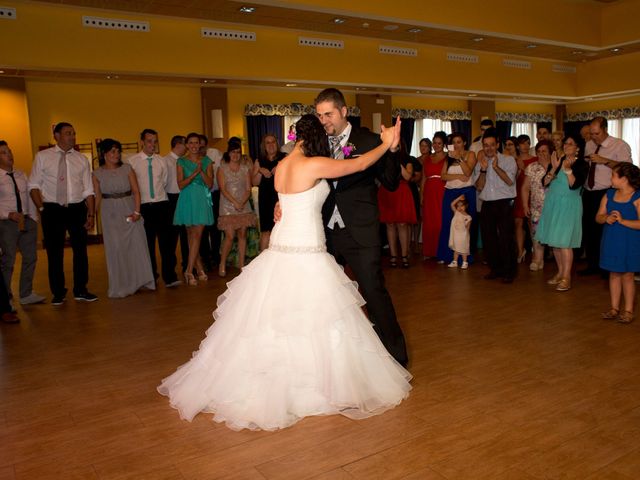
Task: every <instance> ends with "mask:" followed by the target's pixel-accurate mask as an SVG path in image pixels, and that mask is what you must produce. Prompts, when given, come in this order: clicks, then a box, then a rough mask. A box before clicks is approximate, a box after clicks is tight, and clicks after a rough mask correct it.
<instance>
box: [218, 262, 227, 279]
mask: <svg viewBox="0 0 640 480" xmlns="http://www.w3.org/2000/svg"><path fill="white" fill-rule="evenodd" d="M218 276H219V277H223V278H224V277H226V276H227V267H226V265H224V264H222V263H221V264H220V266H219V267H218Z"/></svg>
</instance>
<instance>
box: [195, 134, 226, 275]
mask: <svg viewBox="0 0 640 480" xmlns="http://www.w3.org/2000/svg"><path fill="white" fill-rule="evenodd" d="M200 153H201V155H206V156H207V157H208V158H209V160H211V163H212V164H213V186H212V187H211V208H212V209H213V224H212V225H206V226H205V227H204V231H203V232H202V241H201V242H200V257H201V259H202V263H203V264H204V267H205V269H206V270H207V271H209V270H213V268H214V267H217V266H218V264H219V263H220V234H221V232H220V230H218V216H219V215H220V187H218V178H217V175H216V174H217V172H218V168H219V167H220V163H221V162H222V152H221V151H220V150H218V149H217V148H213V147H209V139H208V138H207V136H206V135H200Z"/></svg>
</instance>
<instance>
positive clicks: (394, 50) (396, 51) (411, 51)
mask: <svg viewBox="0 0 640 480" xmlns="http://www.w3.org/2000/svg"><path fill="white" fill-rule="evenodd" d="M378 53H384V54H386V55H403V56H405V57H417V56H418V50H417V49H416V48H402V47H389V46H387V45H380V46H378Z"/></svg>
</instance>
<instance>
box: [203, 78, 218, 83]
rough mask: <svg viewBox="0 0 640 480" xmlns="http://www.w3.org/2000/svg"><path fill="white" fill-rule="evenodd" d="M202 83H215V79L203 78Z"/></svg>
mask: <svg viewBox="0 0 640 480" xmlns="http://www.w3.org/2000/svg"><path fill="white" fill-rule="evenodd" d="M202 83H216V81H215V80H210V79H208V78H207V79H204V80H203V81H202Z"/></svg>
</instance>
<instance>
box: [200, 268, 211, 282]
mask: <svg viewBox="0 0 640 480" xmlns="http://www.w3.org/2000/svg"><path fill="white" fill-rule="evenodd" d="M198 280H200V281H201V282H206V281H207V280H209V276H208V275H207V274H206V273H205V272H204V270H198Z"/></svg>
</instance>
